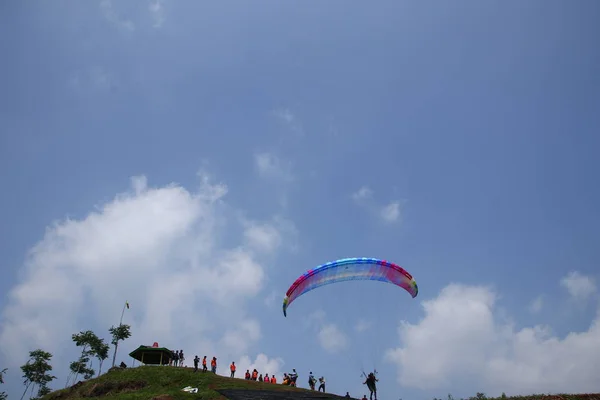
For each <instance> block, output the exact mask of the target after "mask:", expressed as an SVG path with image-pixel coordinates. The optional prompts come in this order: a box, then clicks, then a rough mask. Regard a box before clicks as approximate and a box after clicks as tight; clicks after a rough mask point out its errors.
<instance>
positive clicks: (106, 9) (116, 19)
mask: <svg viewBox="0 0 600 400" xmlns="http://www.w3.org/2000/svg"><path fill="white" fill-rule="evenodd" d="M100 9H101V10H102V13H103V14H104V17H105V18H106V19H107V20H108V21H109V22H110V23H112V24H115V25H116V26H118V27H119V28H121V29H124V30H127V31H133V30H134V29H135V26H134V24H133V22H132V21H131V20H129V19H127V18H122V17H121V16H119V14H118V13H117V11H115V9H114V7H113V4H112V1H111V0H102V1H101V2H100Z"/></svg>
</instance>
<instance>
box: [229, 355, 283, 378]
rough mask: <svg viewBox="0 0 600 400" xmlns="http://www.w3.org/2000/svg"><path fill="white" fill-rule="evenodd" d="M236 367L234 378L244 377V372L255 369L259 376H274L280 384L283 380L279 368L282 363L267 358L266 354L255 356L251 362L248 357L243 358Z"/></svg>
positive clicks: (278, 359)
mask: <svg viewBox="0 0 600 400" xmlns="http://www.w3.org/2000/svg"><path fill="white" fill-rule="evenodd" d="M227 365H229V364H227ZM236 365H237V371H236V376H238V375H239V378H243V377H244V373H245V372H246V370H250V372H252V370H254V369H255V368H256V370H257V371H258V373H259V374H263V375H264V374H269V376H272V375H275V377H276V378H277V381H278V382H280V383H281V381H282V380H283V379H282V378H283V377H282V371H281V368H282V367H283V365H284V362H283V360H282V359H281V358H279V357H277V358H269V357H268V356H267V355H266V354H262V353H261V354H259V355H258V356H256V358H255V359H254V361H252V360H251V359H250V357H249V356H243V357H242V358H240V360H239V361H238V362H237V363H236Z"/></svg>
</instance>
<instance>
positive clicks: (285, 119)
mask: <svg viewBox="0 0 600 400" xmlns="http://www.w3.org/2000/svg"><path fill="white" fill-rule="evenodd" d="M273 114H274V115H275V118H277V119H278V120H279V121H281V122H282V123H284V124H285V125H286V126H287V127H288V128H289V129H290V131H291V132H293V133H295V134H297V135H302V134H303V129H302V124H301V123H300V121H299V120H298V118H297V117H296V115H294V113H293V112H292V111H291V110H290V109H289V108H277V109H275V110H273Z"/></svg>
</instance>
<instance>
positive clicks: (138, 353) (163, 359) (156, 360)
mask: <svg viewBox="0 0 600 400" xmlns="http://www.w3.org/2000/svg"><path fill="white" fill-rule="evenodd" d="M129 357H131V358H134V359H136V360H138V361H139V362H141V363H142V364H146V365H167V364H169V362H170V361H171V359H172V358H173V352H172V351H171V350H169V349H167V348H165V347H158V343H154V345H152V346H140V347H138V348H137V349H135V350H134V351H132V352H131V353H129Z"/></svg>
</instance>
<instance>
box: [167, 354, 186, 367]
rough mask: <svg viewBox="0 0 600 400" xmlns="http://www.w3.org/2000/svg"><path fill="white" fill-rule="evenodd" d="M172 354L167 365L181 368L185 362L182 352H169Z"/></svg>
mask: <svg viewBox="0 0 600 400" xmlns="http://www.w3.org/2000/svg"><path fill="white" fill-rule="evenodd" d="M171 352H172V353H173V357H172V358H171V359H170V360H169V365H171V366H175V367H183V362H184V361H185V357H184V356H183V350H179V351H177V350H171Z"/></svg>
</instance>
